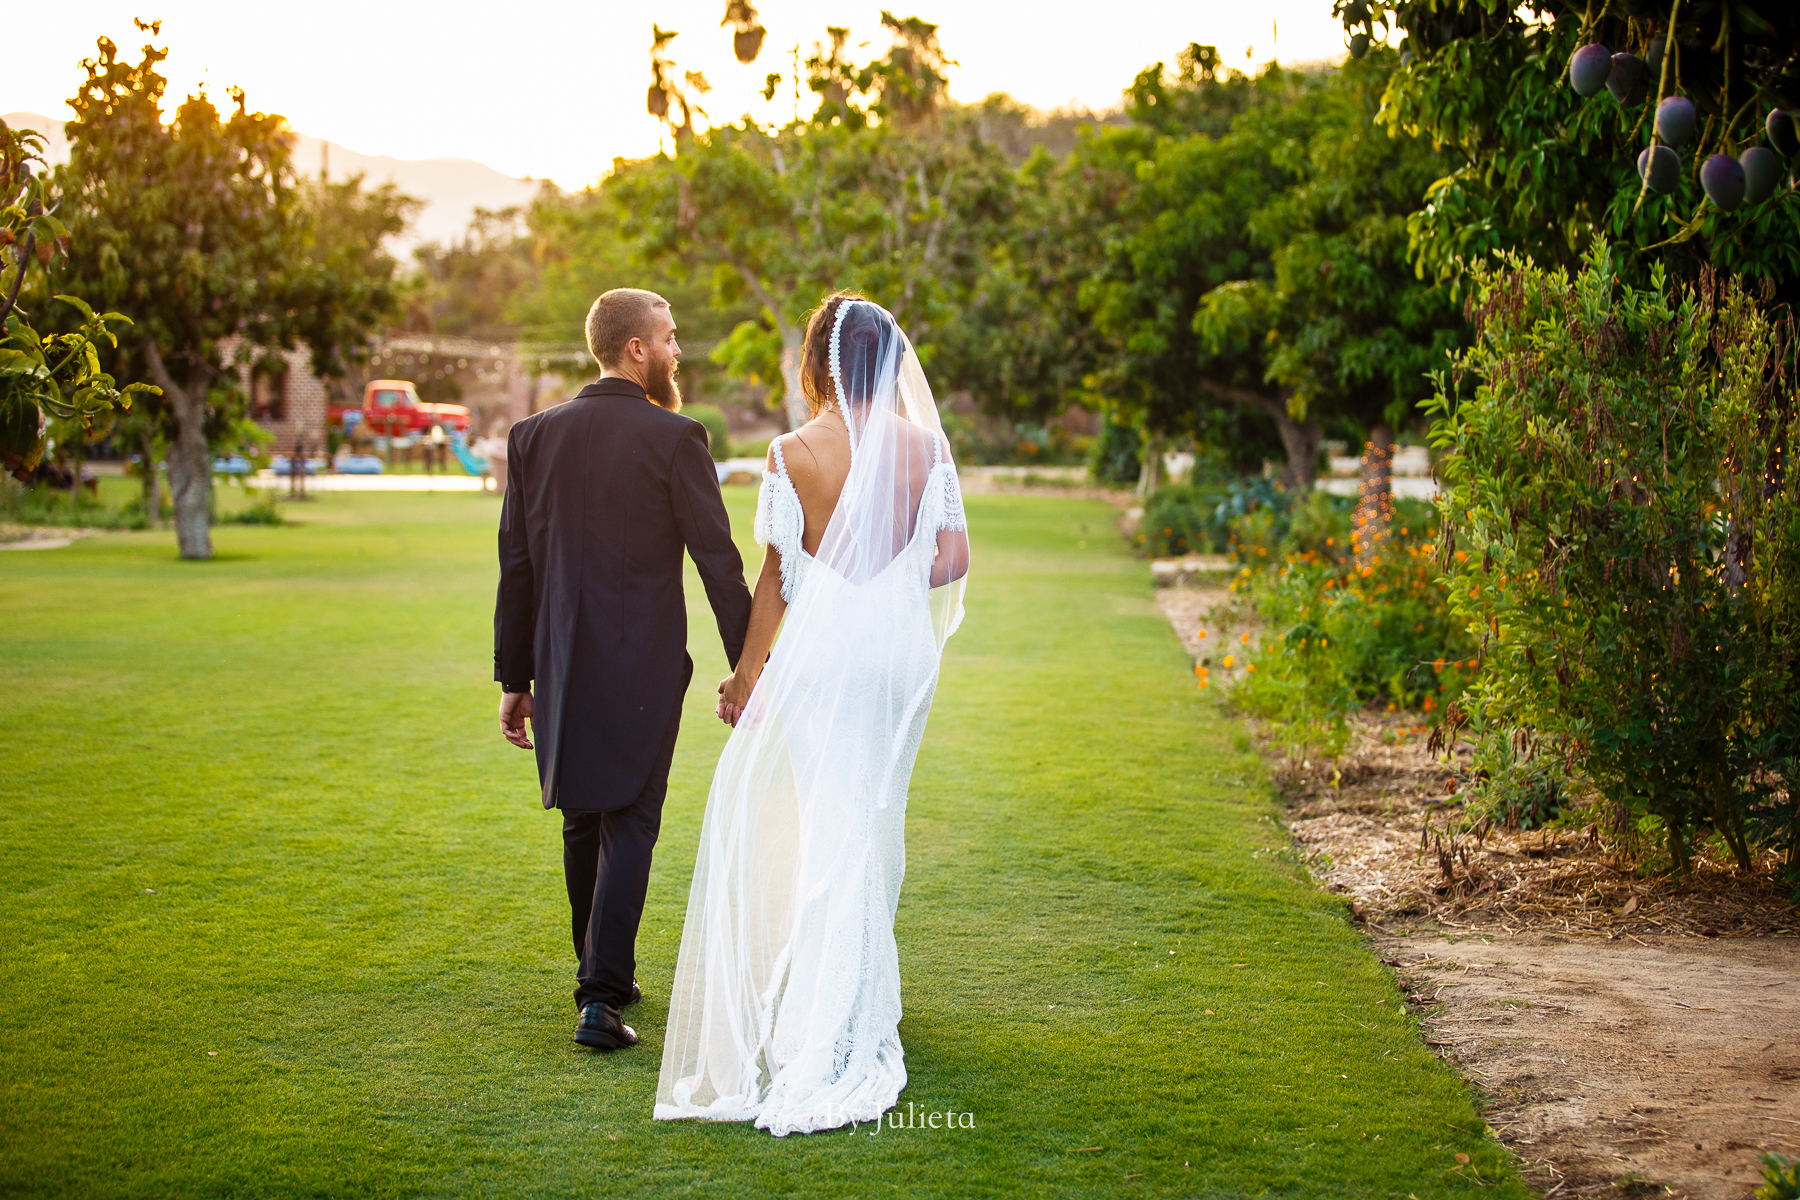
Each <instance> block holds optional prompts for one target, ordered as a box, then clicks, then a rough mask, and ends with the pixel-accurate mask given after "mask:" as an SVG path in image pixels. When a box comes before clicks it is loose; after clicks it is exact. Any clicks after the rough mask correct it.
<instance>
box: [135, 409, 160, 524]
mask: <svg viewBox="0 0 1800 1200" xmlns="http://www.w3.org/2000/svg"><path fill="white" fill-rule="evenodd" d="M138 446H139V448H140V450H141V451H142V452H143V455H144V464H143V465H144V499H143V505H144V519H145V520H146V521H148V522H149V523H150V528H152V529H161V528H162V489H161V488H160V487H159V486H158V481H157V478H156V435H155V434H154V433H152V432H151V431H150V428H149V426H148V425H147V424H146V426H145V428H144V431H143V432H142V433H140V434H139V435H138Z"/></svg>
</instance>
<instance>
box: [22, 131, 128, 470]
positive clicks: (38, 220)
mask: <svg viewBox="0 0 1800 1200" xmlns="http://www.w3.org/2000/svg"><path fill="white" fill-rule="evenodd" d="M43 144H44V143H43V138H42V137H41V136H40V135H39V134H37V133H36V132H34V131H32V130H29V129H25V130H15V129H12V128H9V127H8V126H7V124H6V123H5V122H4V121H0V247H8V248H10V249H11V250H12V257H13V262H12V280H11V282H10V283H9V282H6V280H5V274H6V272H5V271H4V269H3V264H4V259H0V333H3V335H4V336H0V466H4V467H5V469H6V470H7V472H8V473H10V474H11V475H13V476H14V477H15V478H16V479H18V480H19V481H20V482H27V481H29V480H30V479H31V477H32V472H33V471H34V470H35V469H36V467H37V465H38V461H39V460H40V459H41V458H42V457H43V454H44V434H45V430H46V429H47V428H48V427H49V424H50V422H51V421H52V420H54V421H58V422H63V423H66V424H68V425H70V426H72V427H74V428H77V429H85V428H87V427H88V426H90V425H92V423H93V422H94V420H95V419H96V418H98V417H100V416H102V415H104V414H106V413H108V412H110V411H111V410H112V409H113V408H114V407H115V406H117V407H121V408H130V407H131V400H132V397H133V396H134V395H141V394H150V395H154V394H155V392H156V390H157V389H156V388H154V387H152V386H150V385H148V384H142V383H137V384H128V385H127V386H125V387H124V388H120V387H118V386H117V383H116V382H115V380H114V379H113V377H112V376H111V375H108V374H107V373H106V372H104V371H102V370H101V369H100V352H101V351H102V350H110V349H112V348H114V347H116V346H117V345H118V341H117V338H116V336H115V335H114V333H113V331H112V329H111V328H110V327H111V326H112V325H115V324H119V325H129V324H130V323H131V322H130V320H129V319H128V318H126V317H125V316H124V315H122V314H120V313H115V312H108V313H95V312H94V310H93V309H92V308H90V307H88V305H87V303H86V302H85V301H83V300H81V299H79V298H77V297H74V296H55V297H51V296H50V295H49V289H48V288H47V287H46V288H44V289H43V291H44V295H43V296H42V297H41V299H44V300H46V301H49V302H52V303H55V304H58V305H62V306H66V307H68V308H72V309H74V310H75V312H76V313H77V314H79V317H80V322H79V324H78V325H77V326H76V327H75V328H73V329H72V330H70V331H68V332H65V333H54V332H47V333H40V332H38V330H37V329H36V328H34V327H33V325H32V322H31V321H30V320H28V319H27V310H26V308H25V307H24V306H23V305H22V304H21V302H20V296H21V293H22V292H23V291H24V284H25V278H26V275H27V274H28V273H29V272H30V270H31V268H32V267H34V266H36V267H38V268H40V270H41V269H42V268H44V267H46V266H48V264H49V263H50V262H51V261H52V260H53V258H54V257H55V255H56V254H58V253H59V252H60V253H65V254H66V253H67V252H68V246H69V233H68V229H67V227H66V226H64V225H63V223H62V222H61V221H59V220H58V219H57V218H56V216H55V215H54V213H53V211H52V210H53V209H54V208H55V207H56V205H55V204H54V203H46V196H47V194H48V193H47V180H46V175H45V170H44V159H43ZM26 298H27V299H30V298H31V296H30V294H29V293H27V294H26Z"/></svg>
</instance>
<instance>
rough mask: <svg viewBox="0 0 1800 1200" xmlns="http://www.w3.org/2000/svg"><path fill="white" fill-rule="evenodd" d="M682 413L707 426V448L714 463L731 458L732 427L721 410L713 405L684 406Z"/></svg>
mask: <svg viewBox="0 0 1800 1200" xmlns="http://www.w3.org/2000/svg"><path fill="white" fill-rule="evenodd" d="M681 412H682V415H684V416H689V417H692V418H694V420H696V421H698V422H700V424H702V425H704V426H706V448H707V449H708V450H709V451H711V452H712V456H713V461H714V462H723V461H724V460H725V459H728V458H730V457H731V427H730V425H728V424H727V423H726V421H725V413H724V412H723V411H722V410H721V409H719V408H718V407H716V406H714V405H711V404H684V405H682V406H681Z"/></svg>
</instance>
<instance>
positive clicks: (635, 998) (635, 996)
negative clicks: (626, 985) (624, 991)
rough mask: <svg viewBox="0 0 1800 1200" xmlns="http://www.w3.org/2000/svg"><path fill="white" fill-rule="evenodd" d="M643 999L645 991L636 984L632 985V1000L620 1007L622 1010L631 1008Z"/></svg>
mask: <svg viewBox="0 0 1800 1200" xmlns="http://www.w3.org/2000/svg"><path fill="white" fill-rule="evenodd" d="M643 998H644V989H643V988H641V987H639V986H638V985H637V984H635V983H634V984H632V985H631V999H629V1000H627V1001H626V1002H625V1003H623V1004H621V1005H619V1007H620V1008H630V1007H631V1006H632V1005H634V1004H636V1003H638V1002H639V1001H641V1000H643Z"/></svg>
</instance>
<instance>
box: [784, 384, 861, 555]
mask: <svg viewBox="0 0 1800 1200" xmlns="http://www.w3.org/2000/svg"><path fill="white" fill-rule="evenodd" d="M780 441H781V457H782V459H783V461H784V462H785V464H786V465H787V475H788V481H789V482H791V483H792V484H793V485H794V493H795V494H796V495H798V496H799V497H800V509H801V511H802V512H804V513H805V514H806V532H805V533H804V534H802V535H801V545H802V546H804V547H805V548H806V552H807V553H808V554H817V553H818V552H819V543H820V541H822V540H823V539H824V537H825V527H826V526H827V525H829V524H831V514H832V513H834V512H836V511H837V504H838V497H840V496H842V495H843V494H844V483H845V481H846V480H848V479H849V478H850V432H849V430H847V429H845V428H844V420H843V418H842V417H840V416H838V414H837V410H836V409H826V410H825V411H824V412H822V413H820V414H819V415H818V416H817V417H814V418H813V419H812V420H810V421H808V422H807V423H806V424H804V425H802V426H801V427H800V428H798V429H796V430H795V431H794V432H792V433H784V434H782V435H781V438H780ZM768 469H769V470H773V469H774V456H773V453H771V455H770V461H769V466H768Z"/></svg>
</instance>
